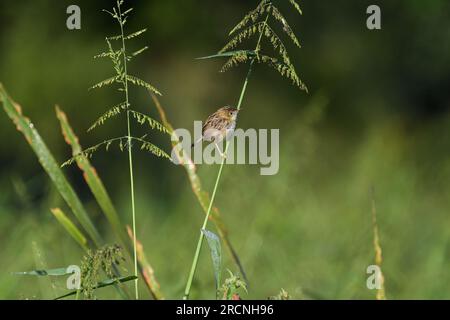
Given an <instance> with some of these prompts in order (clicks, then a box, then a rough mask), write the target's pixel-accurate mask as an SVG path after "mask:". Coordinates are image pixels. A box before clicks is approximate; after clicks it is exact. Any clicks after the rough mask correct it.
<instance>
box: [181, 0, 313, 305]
mask: <svg viewBox="0 0 450 320" xmlns="http://www.w3.org/2000/svg"><path fill="white" fill-rule="evenodd" d="M289 2H290V3H291V5H293V6H294V8H295V10H297V12H298V13H299V14H301V10H300V6H299V5H298V4H297V3H296V2H295V1H294V0H290V1H289ZM270 17H273V18H274V19H275V20H276V21H278V22H280V23H281V25H282V29H283V32H284V33H286V34H287V35H288V36H289V38H290V39H291V40H292V42H293V43H294V44H295V45H296V46H298V47H300V43H299V41H298V39H297V37H296V36H295V34H294V32H293V31H292V28H291V27H290V26H289V24H288V22H287V20H286V19H285V18H284V16H283V15H282V14H281V12H280V11H279V9H278V7H277V6H276V5H275V4H274V3H273V1H270V0H262V1H261V2H260V3H259V4H258V6H257V7H256V8H255V9H254V10H252V11H250V12H249V13H248V14H247V15H245V16H244V18H243V19H242V20H241V21H240V22H239V23H238V24H237V25H236V26H235V27H234V28H233V29H232V30H231V31H230V33H229V35H230V36H231V35H233V34H236V35H235V36H234V37H233V38H232V39H231V40H230V41H229V42H228V43H227V44H226V45H225V46H224V47H223V48H222V50H220V51H219V53H218V54H216V55H211V56H207V57H203V58H200V59H210V58H216V57H228V60H227V62H226V63H225V64H224V66H223V67H222V69H221V72H225V71H227V70H228V69H230V68H231V67H234V66H237V65H239V64H241V63H245V62H249V67H248V71H247V76H246V77H245V80H244V83H243V85H242V89H241V93H240V95H239V100H238V103H237V107H236V108H237V109H238V110H240V109H241V107H242V103H243V100H244V97H245V93H246V91H247V86H248V83H249V80H250V75H251V73H252V70H253V66H254V64H255V63H256V62H257V63H263V64H266V65H268V66H270V67H272V68H274V69H275V70H277V71H278V72H279V73H280V74H281V75H282V76H284V77H286V78H288V79H290V80H291V81H292V82H293V83H294V84H295V85H296V86H297V87H298V88H299V89H301V90H305V91H307V88H306V86H305V85H304V83H303V82H302V81H301V80H300V79H299V77H298V75H297V72H296V71H295V68H294V66H293V64H292V63H291V60H290V58H289V56H288V53H287V50H286V47H285V45H284V44H283V42H282V40H281V39H280V38H279V37H278V35H277V34H276V33H275V32H274V31H273V29H272V28H271V27H270V23H269V18H270ZM261 18H262V19H263V20H262V22H261V21H260V20H261ZM254 35H258V38H257V39H258V40H257V42H256V46H255V48H254V49H253V50H236V51H230V50H231V49H234V48H235V47H237V46H238V45H239V44H241V43H242V42H243V41H244V40H247V39H249V38H251V37H252V36H254ZM263 36H265V37H266V38H267V39H268V40H269V43H270V45H271V46H272V47H273V49H274V50H275V51H276V52H277V53H278V54H279V55H280V56H281V58H282V61H283V62H280V61H278V59H277V58H274V57H271V56H269V55H265V54H263V51H262V39H263ZM229 144H230V143H229V141H227V142H226V146H225V154H227V151H228V148H229ZM225 161H226V160H225V158H224V159H222V162H221V164H220V167H219V171H218V173H217V177H216V180H215V184H214V188H213V192H212V195H211V200H210V203H209V206H208V210H207V212H206V216H205V219H204V221H203V224H202V226H201V229H200V236H199V239H198V242H197V247H196V250H195V253H194V257H193V261H192V266H191V269H190V272H189V275H188V279H187V282H186V287H185V291H184V297H183V299H185V300H186V299H188V298H189V295H190V291H191V286H192V282H193V279H194V276H195V271H196V269H197V265H198V260H199V257H200V252H201V248H202V243H203V239H204V237H205V235H204V230H206V227H207V225H208V220H209V216H210V214H211V210H212V207H213V203H214V200H215V197H216V195H217V191H218V186H219V182H220V179H221V177H222V172H223V168H224V164H225Z"/></svg>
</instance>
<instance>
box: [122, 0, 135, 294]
mask: <svg viewBox="0 0 450 320" xmlns="http://www.w3.org/2000/svg"><path fill="white" fill-rule="evenodd" d="M117 4H118V5H117V7H118V10H119V21H120V32H121V36H122V55H123V68H124V73H125V77H124V80H123V81H124V82H123V85H124V90H125V103H126V107H127V133H128V162H129V168H130V192H131V212H132V216H133V254H134V275H135V277H136V280H135V281H134V289H135V297H136V300H138V299H139V290H138V278H137V276H138V264H137V250H136V207H135V201H134V174H133V153H132V150H131V148H132V144H131V124H130V104H129V97H128V80H127V75H128V71H127V55H126V46H125V34H124V32H123V19H122V10H121V6H120V3H119V2H117Z"/></svg>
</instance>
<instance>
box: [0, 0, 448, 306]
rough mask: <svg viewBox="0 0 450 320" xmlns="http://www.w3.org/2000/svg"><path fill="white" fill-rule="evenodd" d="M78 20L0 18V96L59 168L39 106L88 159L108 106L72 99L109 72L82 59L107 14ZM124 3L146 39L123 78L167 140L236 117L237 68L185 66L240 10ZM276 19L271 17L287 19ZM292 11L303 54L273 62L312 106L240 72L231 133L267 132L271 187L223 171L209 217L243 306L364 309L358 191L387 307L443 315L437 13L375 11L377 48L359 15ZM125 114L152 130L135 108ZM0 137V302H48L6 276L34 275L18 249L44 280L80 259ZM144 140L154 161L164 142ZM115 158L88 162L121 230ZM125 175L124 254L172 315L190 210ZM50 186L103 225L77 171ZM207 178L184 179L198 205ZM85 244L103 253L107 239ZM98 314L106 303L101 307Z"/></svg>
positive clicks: (421, 8) (25, 167) (119, 172)
mask: <svg viewBox="0 0 450 320" xmlns="http://www.w3.org/2000/svg"><path fill="white" fill-rule="evenodd" d="M77 2H78V4H79V5H80V7H81V8H82V30H81V31H69V30H67V29H66V28H65V19H66V17H67V15H66V14H65V10H66V8H67V6H68V5H70V4H72V2H71V1H66V0H64V1H57V2H55V1H51V0H39V1H33V2H29V1H27V2H25V1H16V2H6V1H2V2H0V17H1V19H0V30H1V31H0V81H1V82H2V83H3V84H4V85H5V87H7V89H8V92H9V93H10V95H11V96H12V97H14V99H15V100H16V101H17V102H19V103H20V104H21V105H22V107H23V108H24V112H25V113H26V114H27V115H28V116H29V117H30V118H31V119H32V120H33V123H34V125H35V126H36V127H37V128H38V129H39V132H40V134H41V135H42V136H43V137H44V138H45V140H46V142H47V144H48V146H49V148H50V149H51V150H52V152H53V153H54V154H55V155H56V156H57V160H58V161H59V162H63V161H64V160H65V159H67V158H68V157H70V154H71V151H70V148H68V146H67V145H66V143H65V142H64V140H63V138H62V137H61V134H60V128H59V123H58V121H57V119H56V118H55V116H54V105H55V104H56V103H58V104H59V105H61V107H62V108H63V109H64V111H65V112H66V113H67V115H68V117H69V118H70V120H71V124H72V126H73V127H74V128H76V129H77V130H76V131H77V133H78V134H79V138H80V141H81V143H82V145H86V146H88V145H93V144H95V143H96V142H97V141H98V136H96V135H95V134H87V133H84V132H85V131H86V130H87V129H88V128H89V126H90V125H91V124H92V123H91V122H92V119H95V118H96V117H97V116H98V114H99V113H101V111H102V110H104V109H103V106H105V105H114V103H115V102H116V101H117V100H118V98H119V97H118V94H120V93H117V94H115V93H114V92H113V93H111V92H110V91H108V90H106V91H97V92H95V93H92V92H88V90H87V88H89V87H90V86H91V85H92V83H95V82H96V81H97V80H100V79H102V76H103V75H105V74H108V72H109V69H110V66H109V64H108V62H105V63H104V64H102V63H98V62H94V60H93V59H92V57H93V56H94V55H95V54H97V53H98V52H101V50H102V49H103V45H104V42H103V40H104V35H105V34H115V32H113V31H114V30H112V28H114V25H112V24H111V23H110V21H109V19H108V17H107V16H104V15H103V14H101V12H100V10H101V9H103V8H106V7H109V6H110V1H95V2H93V1H87V0H80V1H77ZM130 2H131V3H130V4H131V5H132V6H133V7H134V8H135V15H134V17H133V19H132V20H130V21H129V23H130V27H129V28H130V30H134V29H136V30H138V29H139V28H141V27H148V28H149V31H148V38H149V40H150V48H151V49H150V50H148V51H146V52H145V53H143V55H142V56H141V59H139V60H136V62H135V64H134V65H133V66H132V69H133V70H132V71H137V72H139V73H140V75H141V77H142V78H145V79H149V80H150V81H151V83H152V84H154V85H155V86H157V87H158V88H159V89H161V91H163V92H164V94H165V96H164V97H163V98H162V99H161V100H162V103H163V105H164V107H165V108H166V112H167V114H168V117H169V118H170V121H171V123H172V125H174V126H175V127H185V128H192V122H193V120H199V119H203V118H205V117H206V115H207V114H209V113H211V112H212V111H213V110H215V109H217V108H218V107H219V106H221V105H225V104H235V103H236V102H237V98H238V96H237V95H238V92H239V88H240V86H241V85H242V80H243V78H244V77H245V72H246V70H245V68H237V69H235V70H233V72H229V73H227V74H219V73H218V72H217V70H219V69H220V66H221V64H220V63H221V62H220V61H217V62H215V61H201V62H199V61H195V60H194V58H195V57H199V56H203V55H205V54H208V53H210V52H214V50H216V48H218V47H221V45H222V44H223V43H224V39H225V37H226V36H227V34H228V31H229V29H230V28H231V27H232V26H234V25H235V24H236V23H237V22H238V21H239V20H240V18H241V17H242V14H243V13H245V12H248V11H249V10H250V9H252V8H253V7H254V5H255V3H256V2H255V3H253V2H243V1H214V2H213V1H192V0H186V1H175V0H169V1H145V2H142V1H130ZM280 2H281V5H280V6H281V7H283V8H284V9H285V10H284V12H286V9H287V8H289V7H290V6H289V5H288V4H283V3H282V1H280ZM286 3H287V1H286ZM300 4H301V7H302V11H303V15H302V16H301V17H298V15H297V13H296V12H295V11H292V12H291V13H289V12H287V13H285V15H286V16H287V18H288V20H289V21H290V24H291V27H292V28H293V30H294V32H296V33H297V34H298V35H299V38H301V40H302V50H295V47H293V46H291V45H290V44H288V45H287V47H288V50H289V52H290V53H291V56H290V58H291V60H292V62H293V63H294V64H295V65H296V66H298V67H297V68H298V70H299V73H300V74H301V77H302V79H303V80H304V81H305V82H306V83H307V84H308V88H309V91H310V94H309V95H305V94H303V93H301V92H299V90H296V89H295V88H293V87H292V86H290V85H289V84H287V83H286V81H283V80H281V79H280V78H279V77H278V75H277V74H276V73H274V72H273V71H272V70H269V69H267V68H263V67H261V68H259V67H258V66H256V68H255V70H254V78H253V79H252V83H251V84H250V86H249V89H248V96H247V98H246V102H245V105H244V106H243V107H244V110H243V112H242V113H241V118H240V123H239V127H241V128H250V127H252V128H280V130H281V147H280V152H281V156H280V162H281V163H280V172H279V174H278V175H276V176H273V177H264V176H260V175H259V168H258V167H256V166H229V167H226V172H225V174H224V177H223V180H222V183H223V184H222V185H221V191H220V194H219V195H218V197H217V202H216V204H217V206H218V207H219V208H220V210H221V213H222V216H223V219H224V220H225V223H226V224H227V227H228V229H229V231H230V235H229V237H230V238H231V240H232V242H233V244H234V245H235V247H236V249H237V251H238V253H239V256H240V258H241V260H242V263H243V265H244V267H245V268H246V271H247V276H248V278H249V281H250V285H249V288H248V289H249V295H248V296H247V297H250V298H265V297H268V296H273V295H276V294H277V293H278V292H280V289H281V288H284V289H285V290H286V291H287V292H289V294H290V295H291V296H292V297H293V298H304V297H312V298H373V297H374V296H375V292H371V291H369V290H367V288H366V287H365V283H366V282H365V281H366V274H365V270H366V267H367V265H369V264H372V263H373V261H374V252H373V246H372V238H373V234H372V224H371V223H372V220H371V193H370V189H371V187H373V188H374V189H375V200H376V205H377V213H378V225H379V233H380V241H381V245H382V248H383V259H384V261H383V272H384V276H385V281H386V294H387V296H388V298H437V299H442V298H447V299H448V298H450V288H449V285H448V284H449V283H450V275H449V271H448V270H449V267H450V232H449V224H450V219H449V211H450V192H449V189H450V153H449V150H450V134H449V129H448V128H449V127H450V113H449V110H450V94H449V90H448V88H449V87H450V41H449V39H450V4H449V2H448V1H446V0H431V1H420V0H415V1H412V0H410V1H408V0H403V1H386V0H385V1H378V4H379V5H380V6H381V8H382V13H383V16H382V19H383V20H382V27H383V29H382V30H381V31H369V30H367V29H366V28H365V19H366V15H365V9H366V8H367V6H368V5H369V4H372V3H371V2H369V1H359V0H352V1H312V0H303V1H301V2H300ZM131 99H132V101H133V104H136V105H139V106H140V108H141V110H147V111H148V113H149V114H151V115H152V116H153V117H154V118H155V119H158V113H157V112H156V109H155V107H154V104H153V103H152V101H151V99H150V97H149V95H148V94H147V93H145V91H144V92H140V93H139V92H137V93H136V94H134V95H132V96H131ZM120 130H122V131H123V133H125V132H126V131H125V130H126V127H124V126H123V124H122V122H121V121H118V122H115V123H114V122H111V123H110V125H108V126H102V127H100V128H98V129H97V131H98V135H99V136H113V135H115V133H117V132H118V131H120ZM142 130H143V131H142V132H143V134H145V133H147V131H145V128H142ZM0 135H1V137H3V138H2V139H1V140H0V165H1V171H0V191H1V192H0V239H1V242H2V243H3V246H2V248H3V249H2V250H1V252H0V272H1V274H2V275H1V276H0V298H51V297H54V296H56V294H57V292H56V293H55V292H54V291H55V290H56V291H59V293H62V292H63V290H60V288H59V287H57V288H56V289H55V288H54V287H52V286H51V285H50V282H45V281H44V282H42V281H40V280H39V279H34V278H24V277H16V276H12V275H11V274H10V273H11V272H15V271H25V270H31V269H33V268H34V267H35V266H36V261H35V256H34V254H33V245H32V243H33V242H35V243H36V244H37V246H38V248H39V250H40V252H42V255H43V256H45V260H46V261H45V262H46V265H48V266H49V267H52V268H58V267H62V266H67V265H70V264H74V263H79V262H80V261H81V258H82V256H83V252H82V251H81V250H79V248H78V247H77V244H76V243H74V242H73V240H72V239H70V238H69V237H68V236H67V234H66V232H65V231H64V230H63V229H62V228H61V227H60V225H59V224H58V223H57V222H56V220H55V219H54V217H53V215H52V213H51V212H50V210H49V209H50V208H56V207H62V208H63V209H65V207H64V203H63V201H62V200H61V199H60V197H59V196H58V194H57V192H56V190H55V189H54V187H53V186H52V185H51V183H50V181H49V179H48V178H47V176H46V175H45V174H44V173H43V171H42V170H41V167H40V165H39V163H38V162H37V161H36V158H35V156H34V155H33V154H32V153H31V151H30V149H29V147H28V145H27V143H26V142H25V141H24V140H23V138H22V137H21V136H20V134H19V133H17V132H16V130H15V128H14V126H13V125H12V124H11V122H10V120H9V119H8V118H7V116H6V115H5V114H4V113H0ZM154 139H155V141H156V142H157V144H158V145H162V146H166V150H167V149H169V148H170V147H169V146H170V143H169V141H168V140H167V138H166V137H159V135H154ZM119 157H125V155H124V154H122V153H118V152H114V151H111V152H109V153H102V152H101V153H98V154H97V155H96V156H95V158H94V159H93V162H94V163H95V166H96V168H97V169H98V173H99V175H100V176H101V177H102V179H103V181H104V183H105V185H106V186H107V188H108V191H109V192H110V195H111V198H112V199H113V202H114V204H115V205H116V207H117V209H118V213H119V215H120V216H121V218H123V219H124V220H125V221H126V222H128V223H130V221H127V219H128V218H129V216H130V215H129V208H128V203H129V198H128V182H127V181H128V180H127V179H128V172H127V168H126V167H123V163H124V162H125V161H122V160H125V159H121V161H116V160H117V159H118V158H119ZM136 164H137V171H138V172H139V176H138V179H137V181H136V184H137V185H138V188H137V190H138V193H137V215H138V221H140V226H139V228H138V235H137V236H138V238H139V239H140V241H141V242H142V243H143V245H144V248H145V251H146V255H147V259H148V260H149V261H150V262H151V263H152V265H153V267H154V270H155V273H156V276H157V277H158V280H159V282H160V285H161V288H162V289H163V290H164V293H165V294H166V295H167V296H169V297H180V296H181V292H182V289H183V285H184V282H185V280H186V279H185V277H186V274H187V272H188V268H189V264H190V259H191V252H192V250H193V249H194V247H195V242H196V237H197V232H193V230H197V229H198V226H199V225H200V223H201V220H202V215H200V214H199V213H198V211H200V212H201V210H202V208H201V207H200V205H199V204H198V203H197V200H196V199H195V196H194V195H193V193H192V191H191V186H190V184H189V181H188V180H187V179H186V177H185V173H184V172H183V168H181V167H173V166H172V165H171V164H170V163H166V162H161V161H158V160H156V159H153V158H152V157H151V156H149V155H147V154H139V153H137V154H136ZM65 170H66V171H65V172H66V173H68V175H69V178H70V180H71V182H73V184H74V185H75V186H76V187H77V191H78V193H79V194H80V197H81V200H82V202H83V203H84V204H85V206H86V207H87V208H88V210H89V214H90V215H91V217H92V219H93V220H94V221H95V222H96V225H98V223H97V222H99V221H103V217H102V214H101V208H99V207H98V206H97V204H96V202H95V200H94V199H93V198H92V196H91V194H90V192H89V190H88V189H87V188H86V187H85V184H84V182H83V178H82V177H81V176H80V175H79V172H78V170H77V169H76V168H69V169H65ZM215 172H216V168H215V167H207V166H202V167H200V168H199V175H200V176H201V177H202V179H203V187H204V188H206V189H207V190H208V189H209V188H210V187H212V183H213V179H214V177H215ZM100 231H101V233H102V235H103V236H104V237H105V238H106V239H113V235H112V230H110V228H109V226H108V225H106V224H105V225H104V226H103V228H102V229H101V230H100ZM202 255H203V256H202V259H201V263H200V266H199V268H200V270H199V274H203V275H205V276H204V277H199V278H198V280H197V282H196V284H195V287H194V289H195V290H193V296H192V297H193V298H197V297H206V298H212V297H214V292H213V289H212V288H214V277H213V271H212V270H211V265H210V261H209V259H210V258H209V257H208V253H207V252H206V251H205V252H204V253H203V254H202ZM224 260H225V261H224V263H225V264H226V265H227V266H230V267H231V268H233V264H232V262H231V261H229V258H227V257H224ZM129 269H131V268H129ZM232 271H234V272H235V271H237V270H234V269H233V270H232ZM206 275H209V276H206ZM59 285H60V287H62V286H63V285H64V281H62V282H61V283H60V284H59ZM142 291H144V290H142ZM102 294H103V295H102ZM98 296H99V297H100V298H105V297H111V296H112V297H115V296H114V292H113V291H112V292H108V291H105V292H99V294H98ZM245 297H246V296H244V297H243V298H245Z"/></svg>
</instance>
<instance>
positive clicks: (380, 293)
mask: <svg viewBox="0 0 450 320" xmlns="http://www.w3.org/2000/svg"><path fill="white" fill-rule="evenodd" d="M372 226H373V247H374V250H375V264H376V265H377V266H378V268H379V269H380V272H379V273H378V276H379V279H378V281H379V283H380V285H381V287H380V288H379V289H377V295H376V299H377V300H386V292H385V290H384V275H383V272H382V271H381V264H382V263H383V255H382V250H381V244H380V236H379V234H378V222H377V208H376V205H375V196H374V190H373V189H372Z"/></svg>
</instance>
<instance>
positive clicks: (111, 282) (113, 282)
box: [55, 276, 137, 300]
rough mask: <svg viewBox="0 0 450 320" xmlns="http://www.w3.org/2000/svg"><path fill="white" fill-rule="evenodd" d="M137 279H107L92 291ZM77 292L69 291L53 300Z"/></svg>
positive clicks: (133, 277)
mask: <svg viewBox="0 0 450 320" xmlns="http://www.w3.org/2000/svg"><path fill="white" fill-rule="evenodd" d="M136 279H137V277H135V276H128V277H122V278H119V279H108V280H105V281H102V282H99V283H98V284H97V286H96V287H95V288H94V289H100V288H104V287H108V286H112V285H116V284H117V283H124V282H129V281H133V280H136ZM77 292H78V291H76V290H75V291H71V292H69V293H67V294H65V295H62V296H59V297H57V298H55V300H61V299H64V298H67V297H70V296H74V295H76V294H77Z"/></svg>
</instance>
